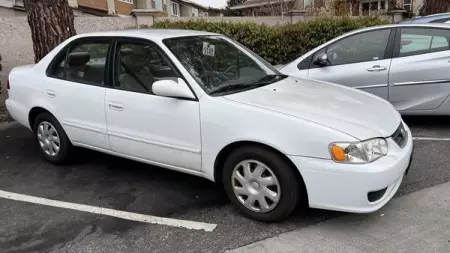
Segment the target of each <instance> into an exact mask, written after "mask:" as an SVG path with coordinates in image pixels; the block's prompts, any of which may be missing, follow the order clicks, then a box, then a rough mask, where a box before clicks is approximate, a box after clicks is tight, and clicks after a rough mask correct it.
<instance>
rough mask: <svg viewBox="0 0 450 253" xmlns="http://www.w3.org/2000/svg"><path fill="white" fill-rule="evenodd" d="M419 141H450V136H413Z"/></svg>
mask: <svg viewBox="0 0 450 253" xmlns="http://www.w3.org/2000/svg"><path fill="white" fill-rule="evenodd" d="M413 140H417V141H450V138H435V137H413Z"/></svg>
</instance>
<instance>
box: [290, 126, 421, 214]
mask: <svg viewBox="0 0 450 253" xmlns="http://www.w3.org/2000/svg"><path fill="white" fill-rule="evenodd" d="M406 128H407V126H406ZM407 132H408V141H407V143H406V145H405V147H404V148H400V147H399V146H398V145H397V144H396V143H395V142H394V141H393V139H392V138H389V139H388V140H387V141H388V145H389V152H388V154H387V155H386V156H384V157H382V158H380V159H378V160H376V161H374V162H372V163H369V164H340V163H336V162H334V161H332V160H327V159H317V158H308V157H298V156H290V157H289V158H290V159H291V160H292V161H293V163H294V164H295V165H296V166H297V168H298V169H299V171H300V173H301V175H302V176H303V180H304V181H305V185H306V189H307V191H308V201H309V206H310V207H312V208H319V209H326V210H335V211H343V212H352V213H370V212H374V211H377V210H378V209H380V208H381V207H383V206H384V205H385V204H386V203H388V202H389V200H391V199H392V197H393V196H394V195H395V193H396V192H397V190H398V188H399V187H400V184H401V182H402V180H403V177H404V175H406V174H407V173H408V172H409V168H410V166H411V161H412V154H413V148H414V145H413V140H412V136H411V132H410V131H409V129H408V128H407Z"/></svg>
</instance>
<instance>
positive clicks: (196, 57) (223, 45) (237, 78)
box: [164, 36, 280, 94]
mask: <svg viewBox="0 0 450 253" xmlns="http://www.w3.org/2000/svg"><path fill="white" fill-rule="evenodd" d="M164 43H165V45H166V46H167V47H168V48H169V50H170V51H171V52H172V53H173V54H174V55H175V56H176V57H177V58H178V60H179V61H180V62H181V64H183V66H184V67H185V68H186V70H187V71H188V72H189V73H190V74H191V75H192V77H193V78H194V79H195V80H196V81H197V83H198V84H199V85H200V86H201V87H202V89H203V90H204V91H205V92H206V93H207V94H211V93H214V91H217V90H218V89H222V88H224V86H236V87H238V86H241V87H244V86H245V85H247V86H248V85H250V84H252V83H254V82H257V81H258V80H261V79H264V78H265V77H267V76H272V75H280V73H279V72H278V71H277V70H276V69H275V68H274V67H272V66H271V65H270V64H268V63H267V62H265V61H264V60H262V59H261V58H260V57H258V56H257V55H256V54H254V53H252V52H251V51H250V50H248V49H246V48H245V47H243V46H241V45H239V43H237V42H235V41H233V40H230V39H228V38H226V37H224V36H192V37H180V38H171V39H166V40H164Z"/></svg>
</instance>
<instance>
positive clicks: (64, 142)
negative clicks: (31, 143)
mask: <svg viewBox="0 0 450 253" xmlns="http://www.w3.org/2000/svg"><path fill="white" fill-rule="evenodd" d="M45 121H46V122H49V123H50V124H51V125H52V126H54V127H55V129H56V132H57V134H58V136H59V140H60V146H59V148H60V149H59V152H58V154H57V155H55V156H50V155H48V154H46V153H45V151H44V150H43V149H42V148H41V146H40V144H39V139H38V127H39V125H40V124H41V123H42V122H45ZM33 132H34V138H35V142H36V146H37V148H38V150H39V153H40V154H41V155H42V156H43V157H44V159H45V160H47V161H49V162H51V163H53V164H65V163H67V162H69V161H70V158H71V155H72V150H73V146H72V143H71V142H70V140H69V138H68V137H67V134H66V132H65V131H64V129H63V128H62V126H61V124H59V122H58V120H57V119H56V118H55V117H54V116H53V115H51V114H50V113H48V112H43V113H40V114H39V115H38V116H37V117H36V119H35V120H34V125H33Z"/></svg>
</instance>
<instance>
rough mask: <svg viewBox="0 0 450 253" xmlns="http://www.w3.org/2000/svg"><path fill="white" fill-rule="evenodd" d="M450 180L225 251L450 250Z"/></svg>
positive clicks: (255, 252) (241, 252) (408, 251)
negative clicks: (362, 212)
mask: <svg viewBox="0 0 450 253" xmlns="http://www.w3.org/2000/svg"><path fill="white" fill-rule="evenodd" d="M449 192H450V183H444V184H441V185H437V186H434V187H430V188H428V189H423V190H420V191H417V192H414V193H411V194H408V195H404V196H401V197H398V198H394V199H393V200H392V201H391V202H390V203H389V204H388V205H387V206H386V207H384V208H382V209H381V210H379V211H378V212H375V213H372V214H367V215H358V214H349V215H345V216H343V217H339V218H336V219H332V220H328V221H324V222H322V223H319V224H316V225H313V226H309V227H305V228H302V229H298V230H294V231H291V232H287V233H283V234H280V235H278V236H275V237H272V238H268V239H265V240H262V241H259V242H256V243H252V244H249V245H247V246H244V247H241V248H238V249H234V250H229V251H226V252H227V253H263V252H264V253H268V252H276V253H294V252H295V253H297V252H302V253H303V252H311V253H321V252H323V253H330V252H345V253H353V252H354V253H356V252H358V253H359V252H368V253H369V252H370V253H372V252H405V253H411V252H420V253H423V252H443V253H444V252H450V194H448V193H449Z"/></svg>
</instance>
